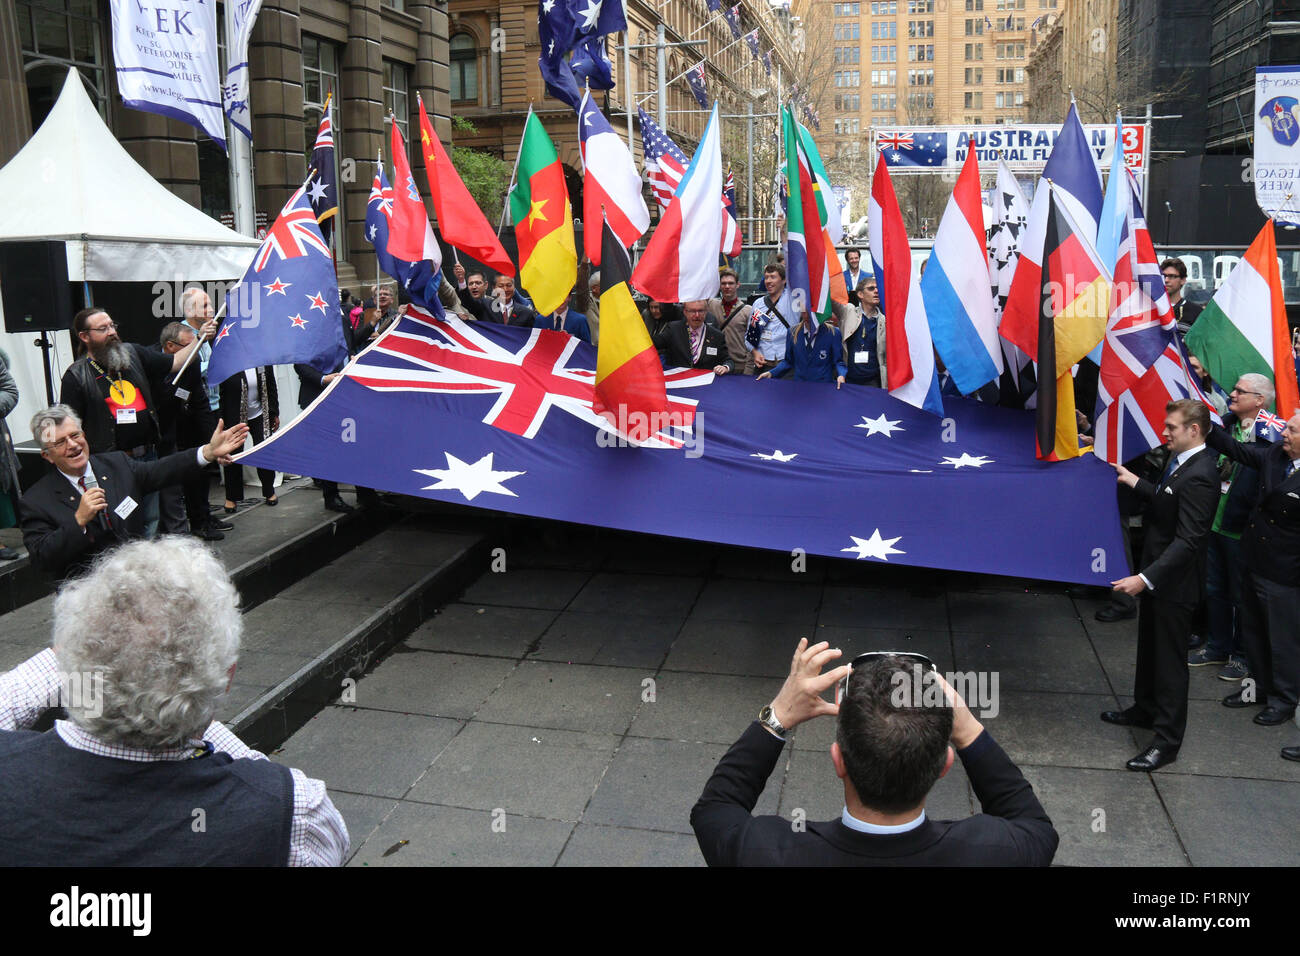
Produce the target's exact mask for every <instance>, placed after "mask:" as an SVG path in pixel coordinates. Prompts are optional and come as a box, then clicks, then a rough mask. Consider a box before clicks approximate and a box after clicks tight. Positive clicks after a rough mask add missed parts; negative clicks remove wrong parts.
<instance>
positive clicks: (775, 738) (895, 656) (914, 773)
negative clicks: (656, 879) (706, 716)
mask: <svg viewBox="0 0 1300 956" xmlns="http://www.w3.org/2000/svg"><path fill="white" fill-rule="evenodd" d="M840 654H841V652H840V651H839V650H835V649H832V648H830V647H829V646H828V645H827V643H826V642H825V641H823V642H821V643H820V644H814V645H813V646H811V647H809V646H808V641H807V639H806V638H805V639H803V640H800V641H799V646H798V647H797V648H796V649H795V653H794V659H793V661H792V662H791V664H790V675H789V677H787V678H786V681H785V684H784V686H783V687H782V688H781V692H780V693H779V694H777V696H776V699H775V700H773V701H772V703H771V704H770V705H768V706H766V707H764V708H763V709H762V710H761V711H760V712H759V718H758V719H757V720H755V721H754V722H753V723H751V724H750V725H749V728H748V729H747V730H746V731H745V732H744V734H742V735H741V737H740V739H739V740H738V741H737V742H736V743H735V744H734V745H733V746H732V748H731V749H730V750H729V751H727V753H726V755H725V756H723V758H722V760H721V761H720V762H719V763H718V766H717V767H716V769H715V770H714V771H713V776H712V777H710V778H709V782H708V783H707V784H705V786H704V793H703V794H702V795H701V796H700V799H699V801H698V802H697V803H696V804H695V807H694V809H693V810H691V826H692V827H693V828H694V830H695V837H696V839H697V840H698V841H699V844H700V850H701V852H702V853H703V854H704V859H705V860H706V861H707V862H708V864H709V865H710V866H782V865H790V866H900V865H901V866H1047V865H1048V864H1050V863H1051V862H1052V857H1053V855H1055V853H1056V846H1057V843H1058V842H1059V838H1058V836H1057V834H1056V830H1055V828H1053V826H1052V821H1051V820H1050V819H1049V818H1048V816H1047V813H1046V812H1045V811H1044V810H1043V806H1042V804H1041V803H1039V802H1038V798H1037V797H1036V796H1035V795H1034V791H1033V788H1032V787H1030V785H1029V783H1028V782H1027V781H1026V780H1025V778H1024V777H1023V776H1022V775H1021V773H1020V771H1019V770H1018V769H1017V768H1016V765H1015V764H1013V763H1012V762H1011V758H1009V757H1008V756H1007V755H1006V753H1004V752H1003V750H1002V748H1001V747H999V746H998V745H997V743H996V742H994V740H993V738H992V737H991V736H989V733H988V731H987V730H985V729H984V727H983V726H982V725H981V724H980V722H979V721H978V720H976V719H975V716H974V715H973V714H972V713H971V712H970V709H969V708H968V707H967V706H966V703H965V701H963V700H962V698H961V696H960V695H959V694H958V693H957V692H956V691H954V690H953V689H952V687H950V686H949V685H948V683H947V681H945V680H944V679H943V677H942V676H941V675H940V674H939V673H938V671H937V670H935V668H934V665H933V663H931V662H930V661H929V660H928V659H927V658H925V657H923V656H922V655H920V654H903V653H893V652H875V653H871V654H862V655H859V656H858V657H857V658H855V659H854V661H853V663H852V664H851V665H842V666H839V667H836V668H834V669H832V670H829V671H826V672H825V673H822V668H823V667H825V666H826V665H827V664H829V663H831V662H832V661H834V660H835V659H836V658H838V657H839V656H840ZM918 665H919V666H918ZM917 674H920V675H921V680H922V683H923V684H924V685H929V684H930V683H931V682H937V683H938V685H939V689H941V690H942V694H933V693H924V692H923V693H922V694H921V696H920V699H919V700H918V699H917V697H916V694H914V693H909V694H903V695H900V694H898V693H897V690H898V688H899V686H900V683H902V682H905V683H906V684H907V685H908V686H909V687H910V686H911V685H912V682H913V681H914V680H915V679H916V677H915V675H917ZM900 675H901V677H900ZM837 684H839V685H840V691H839V693H838V694H837V695H836V697H837V699H838V700H839V703H838V704H836V703H831V702H830V701H828V700H826V699H824V698H823V696H822V695H823V694H824V693H825V692H826V691H828V690H830V689H831V688H832V687H835V686H836V685H837ZM935 700H940V701H942V703H940V704H937V705H936V704H935V703H934V702H935ZM896 701H897V703H896ZM822 715H835V716H836V717H837V718H838V721H837V729H836V734H835V738H836V739H835V743H834V744H832V745H831V762H832V763H833V764H834V765H835V773H836V774H837V775H838V776H839V777H840V779H841V780H843V781H844V811H843V813H842V814H841V816H840V818H839V819H838V820H831V821H828V822H825V823H814V822H811V821H809V822H808V823H807V824H806V825H805V827H804V828H802V829H799V828H796V827H794V826H793V825H792V824H791V821H789V820H785V819H783V818H781V817H778V816H762V817H755V816H753V815H752V813H753V810H754V806H755V804H756V803H757V802H758V798H759V795H760V794H761V793H762V791H763V787H764V786H765V784H766V783H767V778H768V776H769V775H770V774H771V773H772V770H773V769H774V768H775V767H776V763H777V761H778V760H779V759H780V756H781V750H782V749H783V747H784V746H785V738H786V736H787V735H788V733H789V732H790V731H791V730H793V729H794V728H795V727H797V726H798V725H799V724H801V723H803V722H804V721H807V720H811V719H812V718H814V717H820V716H822ZM954 750H955V751H956V756H958V757H960V758H961V762H962V765H963V766H964V767H965V769H966V775H967V777H968V778H969V780H970V782H971V786H972V787H973V788H974V790H975V795H976V797H978V798H979V801H980V806H981V807H982V808H984V809H985V810H986V812H985V813H980V814H976V815H975V816H972V817H969V818H967V819H965V820H957V821H952V822H948V821H939V820H931V819H929V818H928V817H927V816H926V813H925V801H926V796H927V795H928V794H929V792H930V789H931V788H932V787H933V786H934V784H935V782H936V781H937V780H938V779H939V778H940V777H942V776H943V775H944V774H946V773H947V772H948V770H949V769H950V768H951V767H952V763H953V760H954Z"/></svg>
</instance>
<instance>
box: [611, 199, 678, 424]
mask: <svg viewBox="0 0 1300 956" xmlns="http://www.w3.org/2000/svg"><path fill="white" fill-rule="evenodd" d="M601 218H602V222H603V226H602V229H601V237H600V262H601V269H600V344H599V346H598V347H597V351H596V386H595V395H594V396H593V399H592V409H593V410H594V411H595V412H596V414H597V415H600V416H602V417H603V418H605V419H606V420H607V421H608V422H609V423H610V424H611V425H613V426H614V427H615V429H616V430H617V431H618V432H619V434H620V435H623V437H625V438H627V439H629V440H631V441H633V442H642V441H645V440H646V439H648V438H649V437H650V436H651V435H653V434H654V432H655V431H656V430H657V429H658V427H659V426H657V425H655V423H662V422H663V421H665V418H664V416H665V415H666V414H667V411H668V391H667V389H666V388H665V387H664V372H663V366H662V365H661V364H660V362H659V353H658V352H657V351H655V347H654V343H653V342H652V341H651V340H650V333H649V332H648V331H647V330H646V327H645V322H644V321H643V320H642V319H641V313H640V312H638V311H637V307H636V303H635V302H633V301H632V292H631V290H630V289H629V288H628V284H627V283H628V279H629V278H630V277H631V275H632V262H631V260H630V259H629V258H628V254H627V249H626V247H624V245H623V243H622V242H620V241H619V239H618V237H617V236H616V235H614V231H613V230H612V229H610V228H609V221H608V220H606V219H604V217H603V216H602V217H601ZM652 426H654V427H652Z"/></svg>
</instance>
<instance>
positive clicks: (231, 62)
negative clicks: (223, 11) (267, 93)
mask: <svg viewBox="0 0 1300 956" xmlns="http://www.w3.org/2000/svg"><path fill="white" fill-rule="evenodd" d="M226 2H227V3H234V9H233V20H231V35H230V36H228V37H226V79H225V82H223V83H222V84H221V102H222V104H223V106H224V109H225V111H226V116H227V117H228V118H229V119H230V125H231V126H233V127H234V128H235V129H237V130H239V131H240V132H241V133H243V134H244V139H247V140H249V141H251V140H252V139H253V127H252V113H251V111H250V110H249V108H248V98H249V93H248V39H249V37H251V36H252V35H253V24H254V23H256V22H257V12H258V10H260V9H261V8H262V0H226Z"/></svg>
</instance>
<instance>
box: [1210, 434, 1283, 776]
mask: <svg viewBox="0 0 1300 956" xmlns="http://www.w3.org/2000/svg"><path fill="white" fill-rule="evenodd" d="M1208 443H1209V445H1210V447H1211V448H1213V449H1214V450H1215V451H1217V452H1221V453H1223V454H1225V455H1227V456H1228V457H1229V458H1231V459H1232V460H1233V461H1237V462H1240V463H1241V464H1243V465H1247V466H1249V467H1251V468H1254V469H1256V470H1257V471H1258V472H1259V499H1258V501H1257V502H1256V504H1255V507H1254V509H1253V510H1252V511H1251V513H1250V517H1249V518H1247V519H1246V528H1245V530H1244V531H1243V532H1242V535H1241V557H1242V563H1243V564H1244V565H1245V578H1244V580H1243V582H1242V595H1241V597H1242V601H1241V636H1242V641H1243V642H1244V643H1245V645H1246V657H1247V659H1248V660H1249V661H1250V673H1251V678H1253V679H1254V686H1253V687H1250V686H1243V687H1242V689H1241V690H1240V691H1238V692H1237V693H1236V694H1232V695H1230V696H1228V697H1225V698H1224V700H1223V703H1224V704H1226V705H1227V706H1229V707H1248V706H1250V705H1251V704H1265V705H1266V706H1265V708H1264V710H1263V711H1261V712H1260V713H1258V714H1256V715H1255V723H1257V724H1263V725H1264V726H1273V725H1276V724H1281V723H1284V722H1285V721H1288V720H1290V719H1291V718H1292V717H1293V716H1294V715H1295V709H1296V702H1297V699H1298V698H1300V623H1298V622H1300V413H1297V414H1295V415H1292V416H1291V420H1290V421H1288V422H1287V423H1286V431H1284V432H1283V433H1282V440H1281V441H1279V442H1277V443H1276V444H1273V445H1262V444H1248V443H1246V442H1239V441H1233V440H1232V439H1231V438H1229V437H1228V434H1227V432H1225V431H1224V430H1223V429H1222V428H1217V427H1216V428H1215V429H1214V430H1213V431H1212V432H1210V437H1209V439H1208ZM1247 680H1250V678H1248V679H1247ZM1244 684H1245V682H1243V685H1244ZM1249 691H1253V692H1254V693H1253V694H1251V693H1249ZM1282 756H1284V757H1286V758H1287V759H1288V760H1300V747H1287V748H1285V749H1284V750H1283V753H1282Z"/></svg>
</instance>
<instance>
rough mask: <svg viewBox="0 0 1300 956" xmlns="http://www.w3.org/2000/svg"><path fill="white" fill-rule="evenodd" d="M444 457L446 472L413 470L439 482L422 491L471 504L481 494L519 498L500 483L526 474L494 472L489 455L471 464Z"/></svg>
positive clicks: (430, 469) (520, 472)
mask: <svg viewBox="0 0 1300 956" xmlns="http://www.w3.org/2000/svg"><path fill="white" fill-rule="evenodd" d="M443 454H444V455H446V456H447V467H446V468H416V469H414V471H416V472H417V473H418V474H421V475H427V476H428V477H430V478H437V479H438V480H437V482H436V483H434V484H432V485H425V486H424V488H423V489H422V490H423V491H459V492H460V493H461V494H462V495H464V496H465V500H466V501H473V500H474V499H475V498H477V497H478V496H479V495H481V494H484V493H489V494H494V495H509V496H510V497H511V498H518V497H519V496H518V495H516V494H515V493H514V492H513V491H511V490H510V489H509V488H507V487H505V485H504V484H502V483H503V482H506V481H509V480H510V479H511V478H517V477H519V476H520V475H523V474H526V472H522V471H493V470H492V455H493V454H494V453H493V452H488V453H487V454H486V455H484V456H483V457H482V458H480V459H479V460H478V461H476V462H474V463H473V464H468V463H467V462H463V461H461V460H460V459H459V458H457V457H456V456H455V455H453V454H452V453H451V452H449V451H447V452H443Z"/></svg>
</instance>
